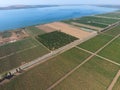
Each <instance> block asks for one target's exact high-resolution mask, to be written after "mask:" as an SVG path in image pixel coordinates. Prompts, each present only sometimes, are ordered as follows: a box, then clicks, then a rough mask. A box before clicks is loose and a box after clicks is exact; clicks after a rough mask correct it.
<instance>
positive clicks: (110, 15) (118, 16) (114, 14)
mask: <svg viewBox="0 0 120 90" xmlns="http://www.w3.org/2000/svg"><path fill="white" fill-rule="evenodd" d="M98 16H105V17H111V18H118V19H120V13H107V14H101V15H98Z"/></svg>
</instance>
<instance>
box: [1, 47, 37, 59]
mask: <svg viewBox="0 0 120 90" xmlns="http://www.w3.org/2000/svg"><path fill="white" fill-rule="evenodd" d="M35 47H38V45H34V46H32V47H30V48H26V49H23V50H19V51H16V52H14V53H11V54H9V55H6V56H2V57H0V60H1V59H4V58H7V57H9V56H12V55H14V54H17V53H21V52H24V51H27V50H30V49H33V48H35Z"/></svg>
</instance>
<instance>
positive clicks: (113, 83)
mask: <svg viewBox="0 0 120 90" xmlns="http://www.w3.org/2000/svg"><path fill="white" fill-rule="evenodd" d="M119 77H120V70H119V71H118V73H117V74H116V76H115V77H114V79H113V81H112V82H111V84H110V85H109V87H108V89H107V90H112V89H113V87H114V85H115V83H116V82H117V80H118V78H119Z"/></svg>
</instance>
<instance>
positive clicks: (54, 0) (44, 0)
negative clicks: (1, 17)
mask: <svg viewBox="0 0 120 90" xmlns="http://www.w3.org/2000/svg"><path fill="white" fill-rule="evenodd" d="M14 4H27V5H30V4H119V5H120V0H116V1H115V0H0V6H8V5H14Z"/></svg>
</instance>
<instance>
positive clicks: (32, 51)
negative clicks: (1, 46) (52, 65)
mask: <svg viewBox="0 0 120 90" xmlns="http://www.w3.org/2000/svg"><path fill="white" fill-rule="evenodd" d="M27 45H28V44H27ZM6 52H7V51H6ZM47 53H49V51H48V50H47V49H46V48H44V47H43V46H41V45H39V46H34V47H31V48H30V47H29V48H28V49H25V50H22V51H21V50H20V51H17V52H14V53H13V52H12V54H10V55H8V56H7V55H6V56H5V57H4V58H0V73H3V72H6V71H8V70H11V69H13V68H17V67H19V66H20V65H22V64H25V63H27V62H30V61H32V60H34V59H36V58H38V57H41V56H43V55H45V54H47Z"/></svg>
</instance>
